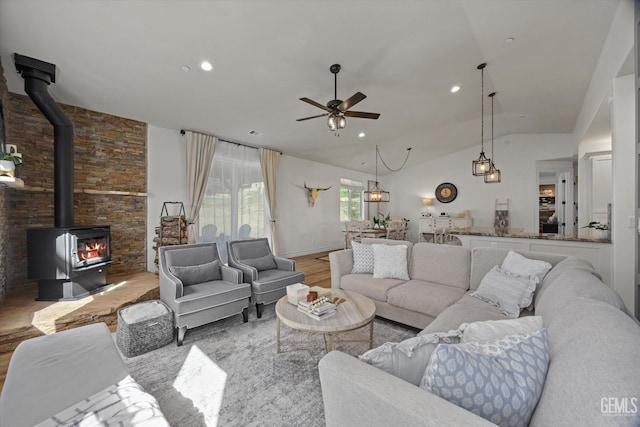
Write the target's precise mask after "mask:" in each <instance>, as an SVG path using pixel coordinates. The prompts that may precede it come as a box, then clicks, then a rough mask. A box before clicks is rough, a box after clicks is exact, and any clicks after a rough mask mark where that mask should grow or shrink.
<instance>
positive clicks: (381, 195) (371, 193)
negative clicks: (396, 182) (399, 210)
mask: <svg viewBox="0 0 640 427" xmlns="http://www.w3.org/2000/svg"><path fill="white" fill-rule="evenodd" d="M379 155H380V154H379V152H378V146H377V145H376V183H375V184H374V186H373V188H372V189H370V190H367V191H365V192H364V201H365V202H369V203H380V202H388V201H389V200H390V199H391V194H389V192H388V191H384V190H382V189H381V188H380V185H379V183H378V156H379Z"/></svg>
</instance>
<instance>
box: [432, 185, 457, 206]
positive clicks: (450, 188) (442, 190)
mask: <svg viewBox="0 0 640 427" xmlns="http://www.w3.org/2000/svg"><path fill="white" fill-rule="evenodd" d="M456 197H458V189H457V188H456V186H455V185H453V184H451V183H450V182H443V183H442V184H440V185H438V187H436V199H438V201H439V202H440V203H450V202H453V201H454V200H455V199H456Z"/></svg>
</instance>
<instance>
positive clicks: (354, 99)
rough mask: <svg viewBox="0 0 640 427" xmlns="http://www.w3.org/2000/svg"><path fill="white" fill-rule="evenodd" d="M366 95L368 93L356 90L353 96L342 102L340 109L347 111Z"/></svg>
mask: <svg viewBox="0 0 640 427" xmlns="http://www.w3.org/2000/svg"><path fill="white" fill-rule="evenodd" d="M366 97H367V95H365V94H364V93H362V92H356V93H355V94H354V95H353V96H352V97H351V98H349V99H347V100H346V101H344V102H342V104H340V105H338V110H340V111H347V110H348V109H349V108H351V107H353V106H354V105H356V104H357V103H358V102H360V101H362V100H363V99H365V98H366Z"/></svg>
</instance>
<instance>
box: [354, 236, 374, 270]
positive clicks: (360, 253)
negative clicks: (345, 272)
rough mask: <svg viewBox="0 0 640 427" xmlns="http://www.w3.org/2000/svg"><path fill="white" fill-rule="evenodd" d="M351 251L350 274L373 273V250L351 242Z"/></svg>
mask: <svg viewBox="0 0 640 427" xmlns="http://www.w3.org/2000/svg"><path fill="white" fill-rule="evenodd" d="M351 249H352V250H353V268H352V269H351V273H352V274H363V273H369V274H371V273H373V248H372V247H371V245H366V244H364V243H359V242H351Z"/></svg>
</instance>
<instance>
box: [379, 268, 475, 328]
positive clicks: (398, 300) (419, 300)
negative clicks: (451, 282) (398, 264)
mask: <svg viewBox="0 0 640 427" xmlns="http://www.w3.org/2000/svg"><path fill="white" fill-rule="evenodd" d="M464 294H465V291H464V290H463V289H460V288H458V287H455V286H446V285H440V284H438V283H431V282H425V281H424V280H415V279H412V280H409V281H408V282H406V283H403V284H401V285H399V286H396V287H394V288H392V289H390V290H389V291H388V292H387V302H388V303H389V304H391V305H395V306H398V307H402V308H406V309H407V310H412V311H417V312H418V313H424V314H427V315H429V316H432V317H436V316H438V315H439V314H440V313H442V312H443V311H444V309H446V308H447V307H449V306H450V305H451V304H453V303H455V302H456V301H458V300H459V299H460V298H461V297H462V296H463V295H464ZM453 329H455V328H453Z"/></svg>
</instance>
